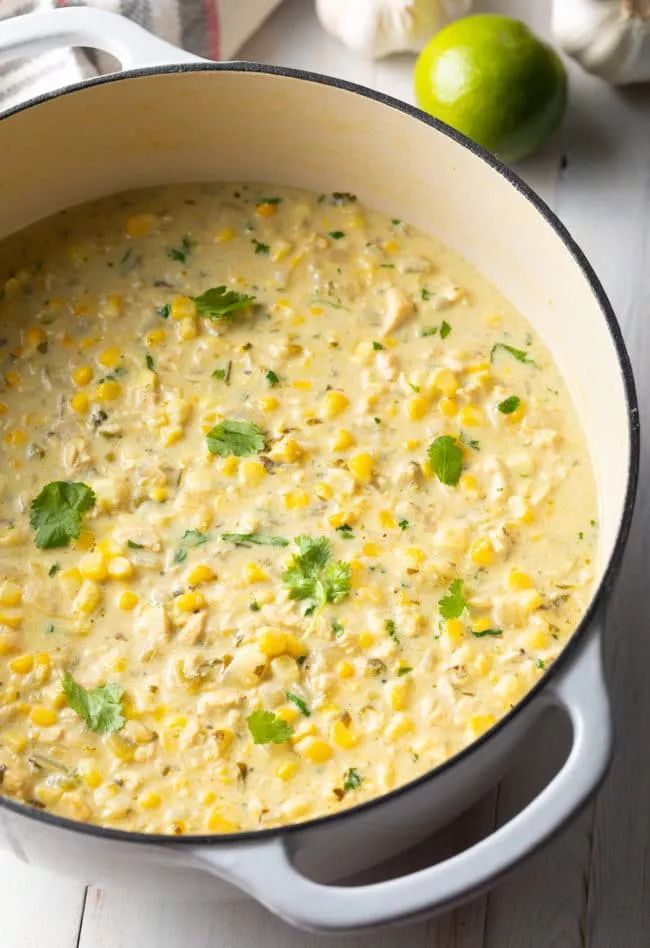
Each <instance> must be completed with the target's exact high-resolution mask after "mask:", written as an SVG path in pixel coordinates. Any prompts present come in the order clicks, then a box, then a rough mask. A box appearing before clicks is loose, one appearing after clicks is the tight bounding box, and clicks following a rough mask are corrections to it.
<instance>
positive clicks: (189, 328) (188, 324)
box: [177, 316, 198, 342]
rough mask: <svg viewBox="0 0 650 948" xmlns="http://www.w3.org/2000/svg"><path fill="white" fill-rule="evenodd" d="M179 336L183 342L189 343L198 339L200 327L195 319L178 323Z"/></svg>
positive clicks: (191, 318) (189, 318)
mask: <svg viewBox="0 0 650 948" xmlns="http://www.w3.org/2000/svg"><path fill="white" fill-rule="evenodd" d="M177 334H178V338H179V339H180V340H181V341H182V342H187V341H188V340H189V339H196V337H197V335H198V327H197V325H196V320H195V319H194V317H192V316H190V317H188V318H187V319H181V320H180V322H179V323H178V329H177Z"/></svg>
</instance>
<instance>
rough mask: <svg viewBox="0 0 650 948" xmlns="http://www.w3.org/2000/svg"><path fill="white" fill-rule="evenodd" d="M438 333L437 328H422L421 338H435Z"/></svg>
mask: <svg viewBox="0 0 650 948" xmlns="http://www.w3.org/2000/svg"><path fill="white" fill-rule="evenodd" d="M437 332H438V326H424V327H423V329H422V335H423V336H435V334H436V333H437Z"/></svg>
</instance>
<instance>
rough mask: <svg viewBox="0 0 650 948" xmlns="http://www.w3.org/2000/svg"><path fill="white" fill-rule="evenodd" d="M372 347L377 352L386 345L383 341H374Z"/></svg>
mask: <svg viewBox="0 0 650 948" xmlns="http://www.w3.org/2000/svg"><path fill="white" fill-rule="evenodd" d="M372 348H373V349H374V350H375V352H379V351H380V350H381V349H385V348H386V346H384V345H382V343H381V342H373V344H372Z"/></svg>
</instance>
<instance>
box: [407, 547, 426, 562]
mask: <svg viewBox="0 0 650 948" xmlns="http://www.w3.org/2000/svg"><path fill="white" fill-rule="evenodd" d="M404 552H405V553H406V555H407V556H408V558H409V559H410V560H411V562H412V563H413V565H414V566H416V567H419V566H422V564H423V563H424V561H425V559H426V553H425V552H424V550H423V549H422V548H421V547H419V546H407V547H406V549H405V550H404Z"/></svg>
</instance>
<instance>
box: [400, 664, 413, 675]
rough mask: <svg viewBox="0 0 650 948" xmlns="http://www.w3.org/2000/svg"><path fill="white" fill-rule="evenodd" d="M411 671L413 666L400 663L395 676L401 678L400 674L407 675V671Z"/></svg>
mask: <svg viewBox="0 0 650 948" xmlns="http://www.w3.org/2000/svg"><path fill="white" fill-rule="evenodd" d="M412 671H413V668H412V667H411V665H400V667H399V668H398V669H397V677H398V678H401V677H402V675H408V673H409V672H412Z"/></svg>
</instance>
